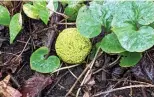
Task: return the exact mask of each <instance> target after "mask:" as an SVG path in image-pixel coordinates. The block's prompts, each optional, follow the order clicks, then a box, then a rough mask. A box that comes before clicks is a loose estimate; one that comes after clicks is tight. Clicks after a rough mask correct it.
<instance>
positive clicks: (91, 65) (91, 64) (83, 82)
mask: <svg viewBox="0 0 154 97" xmlns="http://www.w3.org/2000/svg"><path fill="white" fill-rule="evenodd" d="M99 51H100V47H99V48H98V49H97V52H96V54H95V56H94V59H93V60H92V62H91V63H90V64H89V65H90V68H89V70H88V71H87V73H86V75H85V77H84V79H83V81H82V83H81V84H80V88H79V89H78V91H77V93H76V97H78V95H79V92H80V90H81V87H82V86H83V85H84V84H85V80H86V79H87V77H88V75H89V74H90V72H91V70H92V67H93V65H94V63H95V61H96V58H97V55H98V53H99Z"/></svg>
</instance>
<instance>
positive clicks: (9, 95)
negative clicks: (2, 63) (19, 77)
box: [0, 75, 22, 97]
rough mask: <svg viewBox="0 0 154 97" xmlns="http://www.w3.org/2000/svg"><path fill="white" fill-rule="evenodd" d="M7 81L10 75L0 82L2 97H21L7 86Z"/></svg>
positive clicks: (16, 91)
mask: <svg viewBox="0 0 154 97" xmlns="http://www.w3.org/2000/svg"><path fill="white" fill-rule="evenodd" d="M9 80H10V75H8V76H7V77H6V78H4V80H2V81H0V94H2V95H3V97H21V96H22V94H21V93H20V92H19V91H18V90H16V89H14V88H12V87H11V86H10V85H9V84H8V83H9Z"/></svg>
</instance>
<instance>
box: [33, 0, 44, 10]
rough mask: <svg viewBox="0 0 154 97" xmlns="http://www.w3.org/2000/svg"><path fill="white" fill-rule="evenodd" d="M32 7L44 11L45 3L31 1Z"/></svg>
mask: <svg viewBox="0 0 154 97" xmlns="http://www.w3.org/2000/svg"><path fill="white" fill-rule="evenodd" d="M33 6H34V7H35V8H37V9H44V8H46V6H47V2H46V1H33Z"/></svg>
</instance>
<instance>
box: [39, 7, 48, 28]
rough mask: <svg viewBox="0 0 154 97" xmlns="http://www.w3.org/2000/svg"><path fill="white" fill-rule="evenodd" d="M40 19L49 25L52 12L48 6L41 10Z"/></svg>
mask: <svg viewBox="0 0 154 97" xmlns="http://www.w3.org/2000/svg"><path fill="white" fill-rule="evenodd" d="M39 17H40V19H41V20H42V21H43V22H44V23H45V24H46V25H47V24H48V21H49V17H50V12H49V10H48V9H47V8H45V9H42V10H40V11H39Z"/></svg>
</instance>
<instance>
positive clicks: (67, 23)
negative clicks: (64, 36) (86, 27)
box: [57, 23, 76, 25]
mask: <svg viewBox="0 0 154 97" xmlns="http://www.w3.org/2000/svg"><path fill="white" fill-rule="evenodd" d="M57 24H58V25H76V23H57Z"/></svg>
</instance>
